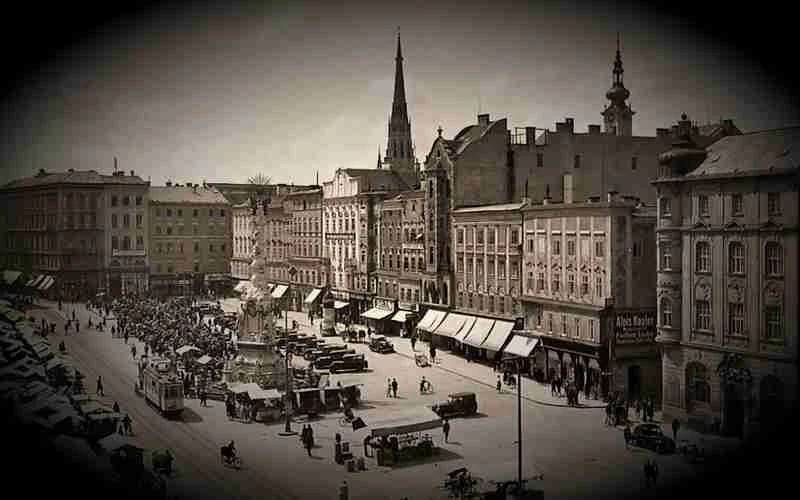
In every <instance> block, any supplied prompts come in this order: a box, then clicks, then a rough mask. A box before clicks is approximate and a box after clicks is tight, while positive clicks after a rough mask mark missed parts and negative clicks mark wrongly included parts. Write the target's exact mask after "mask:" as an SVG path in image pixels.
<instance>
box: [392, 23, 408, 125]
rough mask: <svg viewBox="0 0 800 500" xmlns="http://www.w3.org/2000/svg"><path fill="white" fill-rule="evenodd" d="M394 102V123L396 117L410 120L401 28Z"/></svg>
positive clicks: (396, 58) (396, 61) (395, 69)
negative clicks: (404, 76) (404, 75)
mask: <svg viewBox="0 0 800 500" xmlns="http://www.w3.org/2000/svg"><path fill="white" fill-rule="evenodd" d="M394 61H395V63H394V101H393V102H392V121H394V119H395V116H397V118H399V119H406V120H408V110H407V108H406V84H405V80H404V79H403V49H402V47H401V44H400V27H399V26H398V27H397V55H396V56H395V58H394Z"/></svg>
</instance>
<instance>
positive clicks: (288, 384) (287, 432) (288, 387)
mask: <svg viewBox="0 0 800 500" xmlns="http://www.w3.org/2000/svg"><path fill="white" fill-rule="evenodd" d="M295 274H297V269H295V268H294V267H291V268H289V282H290V283H291V281H292V280H293V279H294V275H295ZM283 324H284V330H283V331H284V334H285V335H287V338H288V335H289V303H288V301H287V302H286V316H285V318H284V323H283ZM289 356H290V354H289V343H288V342H287V343H286V355H285V356H284V357H283V358H284V361H285V362H286V428H285V429H284V431H283V432H282V433H281V435H282V436H294V435H296V434H297V433H296V432H294V431H293V430H292V415H291V411H290V409H291V375H290V373H289V369H290V366H289Z"/></svg>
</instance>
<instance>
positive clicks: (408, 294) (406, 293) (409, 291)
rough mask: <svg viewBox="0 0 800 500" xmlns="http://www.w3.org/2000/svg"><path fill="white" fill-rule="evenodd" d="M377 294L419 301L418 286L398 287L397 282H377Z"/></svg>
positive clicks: (405, 300)
mask: <svg viewBox="0 0 800 500" xmlns="http://www.w3.org/2000/svg"><path fill="white" fill-rule="evenodd" d="M398 293H399V294H398ZM378 295H380V296H381V297H390V298H393V299H400V300H402V301H404V302H411V301H412V300H413V301H414V302H419V288H406V287H399V286H398V285H397V283H387V282H385V281H381V282H379V283H378Z"/></svg>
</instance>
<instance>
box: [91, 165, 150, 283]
mask: <svg viewBox="0 0 800 500" xmlns="http://www.w3.org/2000/svg"><path fill="white" fill-rule="evenodd" d="M104 181H105V182H104V184H105V191H106V195H105V199H104V204H105V210H104V211H103V212H104V214H103V215H104V219H105V221H104V222H105V227H106V228H107V229H106V231H105V238H104V252H103V253H104V259H103V260H104V262H103V264H104V267H105V270H106V272H105V277H106V285H105V288H106V290H107V291H108V293H109V294H110V295H111V296H114V297H116V296H119V295H123V294H130V293H143V292H145V291H147V290H148V284H149V267H148V243H149V235H148V219H149V217H148V213H147V212H148V208H147V207H148V199H149V191H150V189H149V188H150V183H149V182H146V181H143V180H142V179H140V178H139V177H137V176H136V175H135V173H134V172H133V171H131V172H130V175H129V176H126V175H125V172H124V171H122V170H116V171H115V172H114V173H113V175H111V176H104Z"/></svg>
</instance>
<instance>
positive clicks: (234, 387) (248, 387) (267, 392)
mask: <svg viewBox="0 0 800 500" xmlns="http://www.w3.org/2000/svg"><path fill="white" fill-rule="evenodd" d="M228 390H229V391H231V392H232V393H234V394H247V395H248V396H249V397H250V399H252V400H257V399H263V400H265V401H270V400H276V399H281V397H282V395H281V393H280V392H278V390H277V389H262V388H261V387H260V386H259V385H258V384H256V383H254V382H249V383H246V384H230V385H229V386H228Z"/></svg>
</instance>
